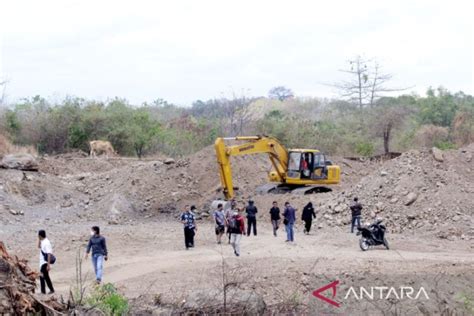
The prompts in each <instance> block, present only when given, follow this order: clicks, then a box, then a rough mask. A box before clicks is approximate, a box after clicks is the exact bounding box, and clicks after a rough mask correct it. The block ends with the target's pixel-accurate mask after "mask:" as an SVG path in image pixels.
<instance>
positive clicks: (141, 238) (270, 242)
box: [0, 219, 474, 304]
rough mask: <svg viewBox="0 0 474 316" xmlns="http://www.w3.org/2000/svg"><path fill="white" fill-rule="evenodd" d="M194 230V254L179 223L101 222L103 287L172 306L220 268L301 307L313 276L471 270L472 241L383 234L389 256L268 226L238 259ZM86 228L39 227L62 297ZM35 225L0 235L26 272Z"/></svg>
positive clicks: (204, 226) (351, 241)
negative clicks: (294, 298) (50, 247)
mask: <svg viewBox="0 0 474 316" xmlns="http://www.w3.org/2000/svg"><path fill="white" fill-rule="evenodd" d="M99 224H100V223H99ZM199 224H200V225H199V226H198V233H197V236H196V248H194V249H192V250H185V249H184V245H183V236H182V235H183V233H182V227H181V224H180V223H179V222H177V221H174V220H171V219H168V220H164V221H155V222H148V223H132V224H130V225H116V226H110V225H106V224H105V223H102V227H103V228H102V229H103V233H104V235H105V236H106V237H107V239H108V244H109V252H110V260H109V261H108V262H107V263H106V265H105V277H104V281H105V282H112V283H115V284H116V285H117V286H118V287H119V289H120V290H121V291H123V292H124V293H125V294H126V295H127V296H128V297H129V298H134V297H138V296H139V295H142V294H157V293H160V294H161V295H162V298H163V300H164V301H165V302H170V303H176V302H178V301H180V300H182V299H183V297H185V295H186V293H188V292H189V291H191V290H195V289H202V288H211V287H216V286H217V287H218V286H219V284H220V283H221V280H222V264H225V270H226V271H229V274H231V277H232V278H234V279H236V282H238V283H239V284H240V286H241V287H243V288H250V289H255V291H257V292H258V293H260V294H261V295H262V296H263V297H264V298H265V300H266V302H267V304H272V303H276V302H278V301H279V300H281V296H282V295H283V296H285V295H290V294H291V293H295V292H296V293H299V296H300V299H301V300H302V302H312V301H314V300H315V298H314V297H312V296H311V291H312V290H314V289H316V288H318V287H319V286H321V285H322V284H318V283H317V282H322V281H317V280H314V281H312V277H313V276H319V277H320V276H324V278H323V279H328V280H329V279H331V278H341V277H344V276H358V277H360V276H361V275H362V276H363V275H364V274H370V275H405V274H409V275H417V274H418V275H420V274H421V275H437V274H440V273H447V272H449V274H451V275H456V274H459V273H461V274H463V275H464V276H465V278H466V280H468V279H469V278H471V277H472V272H473V271H474V256H473V250H474V245H473V243H472V241H458V242H450V241H446V240H439V239H434V238H433V237H429V236H420V235H415V234H409V233H406V234H403V235H402V234H389V235H388V239H389V242H390V245H391V250H385V249H384V248H376V249H373V250H370V251H367V252H362V251H361V250H360V248H359V246H358V238H357V237H356V236H355V235H354V234H350V233H348V228H347V229H344V230H342V229H339V228H327V229H322V230H316V231H314V232H313V233H312V234H311V235H304V234H303V233H302V228H303V227H302V225H301V224H300V225H298V227H297V232H296V238H295V239H296V242H295V243H294V244H288V243H285V242H284V240H285V234H284V231H280V234H279V236H278V237H274V236H273V235H272V232H271V227H270V225H268V223H262V222H260V223H259V227H258V228H259V235H258V236H257V237H254V236H250V237H244V238H243V240H242V245H241V248H242V255H241V257H238V258H237V257H235V256H234V254H233V251H232V249H231V247H230V246H229V245H227V244H223V245H217V244H216V242H215V236H214V234H213V226H212V224H211V223H210V222H204V223H202V222H201V223H199ZM91 225H92V223H83V224H79V225H70V224H67V225H58V224H52V225H47V226H45V224H42V225H39V226H41V227H46V228H47V230H48V231H49V233H50V234H49V237H50V239H51V240H52V241H53V243H54V247H55V253H56V256H57V257H58V262H57V264H56V265H55V266H54V269H53V272H52V278H53V280H54V282H55V286H56V289H57V292H58V293H59V294H63V295H67V293H68V291H69V289H70V288H71V287H72V286H74V280H75V271H76V267H75V260H76V255H77V252H78V250H79V251H80V255H81V256H83V254H84V246H85V244H86V242H87V239H88V232H89V227H90V226H91ZM39 226H37V225H34V224H31V225H10V226H8V227H3V228H2V230H1V232H0V239H2V240H6V241H7V245H8V247H10V248H11V249H12V250H11V251H12V253H13V254H18V255H20V256H24V257H27V258H30V260H31V264H32V265H33V267H34V266H35V265H36V262H37V260H38V259H37V256H38V254H37V249H35V237H36V236H35V231H36V229H37V228H39ZM84 271H85V273H86V274H87V276H88V278H89V279H90V280H92V269H91V264H90V262H89V261H87V262H84ZM466 273H467V275H466ZM469 273H471V275H469ZM313 282H314V284H312V283H313ZM90 283H91V282H89V283H88V284H90ZM470 290H471V291H472V287H471V288H470Z"/></svg>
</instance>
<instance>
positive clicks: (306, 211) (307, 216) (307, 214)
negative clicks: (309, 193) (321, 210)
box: [301, 202, 316, 234]
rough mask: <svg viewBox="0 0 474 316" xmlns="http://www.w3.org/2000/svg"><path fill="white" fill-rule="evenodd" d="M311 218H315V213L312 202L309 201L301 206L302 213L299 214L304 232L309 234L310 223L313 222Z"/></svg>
mask: <svg viewBox="0 0 474 316" xmlns="http://www.w3.org/2000/svg"><path fill="white" fill-rule="evenodd" d="M313 218H316V213H315V212H314V207H313V203H311V202H309V203H308V204H306V206H305V207H304V208H303V213H302V214H301V220H302V221H304V233H305V234H309V231H310V230H311V224H312V223H313Z"/></svg>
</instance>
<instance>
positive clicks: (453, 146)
mask: <svg viewBox="0 0 474 316" xmlns="http://www.w3.org/2000/svg"><path fill="white" fill-rule="evenodd" d="M434 147H437V148H439V149H441V150H448V149H456V144H453V143H451V142H448V141H440V142H435V143H434Z"/></svg>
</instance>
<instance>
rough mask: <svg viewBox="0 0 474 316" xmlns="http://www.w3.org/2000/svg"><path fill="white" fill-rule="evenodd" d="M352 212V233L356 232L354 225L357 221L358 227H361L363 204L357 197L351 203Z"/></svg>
mask: <svg viewBox="0 0 474 316" xmlns="http://www.w3.org/2000/svg"><path fill="white" fill-rule="evenodd" d="M350 209H351V212H352V223H351V233H353V232H354V226H355V224H356V222H357V228H360V217H361V215H362V204H360V203H359V199H358V198H357V197H355V198H354V201H353V202H352V203H351V205H350Z"/></svg>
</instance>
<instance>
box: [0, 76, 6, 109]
mask: <svg viewBox="0 0 474 316" xmlns="http://www.w3.org/2000/svg"><path fill="white" fill-rule="evenodd" d="M6 87H7V80H3V81H0V105H3V102H4V101H5V89H6Z"/></svg>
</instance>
